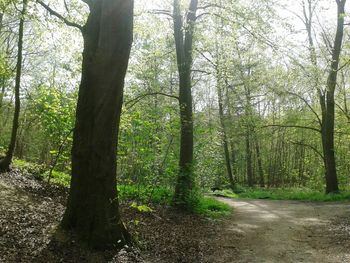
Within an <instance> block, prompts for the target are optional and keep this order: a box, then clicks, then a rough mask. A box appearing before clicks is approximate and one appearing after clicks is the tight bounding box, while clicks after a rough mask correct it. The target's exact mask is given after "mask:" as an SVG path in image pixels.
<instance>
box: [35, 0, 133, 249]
mask: <svg viewBox="0 0 350 263" xmlns="http://www.w3.org/2000/svg"><path fill="white" fill-rule="evenodd" d="M84 2H85V3H87V4H88V5H89V8H90V13H89V16H88V19H87V22H86V24H85V25H84V26H83V27H82V26H80V25H77V24H75V23H73V22H70V21H68V20H67V19H65V18H63V17H62V16H61V15H59V14H58V13H57V12H55V11H54V10H52V9H51V8H50V7H48V6H47V5H46V4H44V3H42V2H39V3H40V4H41V5H42V6H44V7H45V8H46V9H47V10H48V11H49V12H50V13H51V14H53V15H55V16H57V17H59V18H61V19H62V20H63V21H64V22H65V23H66V24H68V25H70V26H74V27H77V28H79V29H80V30H81V32H82V35H83V39H84V51H83V62H82V75H81V83H80V87H79V95H78V105H77V112H76V123H75V129H74V135H73V148H72V180H71V187H70V194H69V198H68V203H67V209H66V211H65V214H64V217H63V220H62V223H61V226H62V228H63V229H64V230H71V231H73V232H75V233H76V234H77V235H78V237H79V238H80V239H81V240H82V241H83V242H85V243H87V244H88V245H89V246H90V247H92V248H101V249H103V248H106V247H109V246H120V247H121V246H123V245H125V244H127V243H129V242H130V236H129V234H128V232H127V230H126V228H125V226H124V224H123V223H122V221H121V218H120V213H119V202H118V198H117V190H116V146H117V145H118V130H119V123H120V115H121V108H122V102H123V90H124V78H125V74H126V70H127V67H128V62H129V56H130V50H131V44H132V37H133V7H134V1H133V0H96V1H87V0H86V1H84Z"/></svg>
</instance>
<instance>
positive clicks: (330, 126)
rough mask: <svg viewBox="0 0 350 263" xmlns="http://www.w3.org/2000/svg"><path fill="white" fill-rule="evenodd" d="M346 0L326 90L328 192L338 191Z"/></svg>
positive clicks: (341, 2) (341, 3)
mask: <svg viewBox="0 0 350 263" xmlns="http://www.w3.org/2000/svg"><path fill="white" fill-rule="evenodd" d="M345 3H346V0H337V5H338V13H337V14H338V23H337V32H336V35H335V40H334V45H333V50H332V64H331V69H330V72H329V76H328V80H327V90H326V114H325V118H324V120H323V127H322V138H323V140H322V141H323V142H324V144H325V147H324V148H325V152H324V157H325V161H326V193H334V192H338V191H339V188H338V178H337V169H336V161H335V153H334V119H335V106H334V105H335V101H334V93H335V88H336V85H337V75H338V68H339V59H340V54H341V49H342V43H343V35H344V16H345V10H344V7H345Z"/></svg>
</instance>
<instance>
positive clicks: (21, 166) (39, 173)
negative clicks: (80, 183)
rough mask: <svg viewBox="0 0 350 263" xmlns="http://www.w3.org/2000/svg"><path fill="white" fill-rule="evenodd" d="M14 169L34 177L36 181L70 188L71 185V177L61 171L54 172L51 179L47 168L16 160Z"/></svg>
mask: <svg viewBox="0 0 350 263" xmlns="http://www.w3.org/2000/svg"><path fill="white" fill-rule="evenodd" d="M13 167H14V168H15V169H18V170H19V171H21V173H22V174H24V175H26V176H34V177H35V178H36V179H39V180H45V181H49V180H50V182H51V183H54V184H59V185H63V186H65V187H68V186H69V184H70V176H69V175H68V174H66V173H63V172H59V171H55V170H54V171H52V175H51V178H49V173H48V171H47V169H46V168H45V166H43V165H39V164H35V163H31V162H27V161H25V160H19V159H14V161H13Z"/></svg>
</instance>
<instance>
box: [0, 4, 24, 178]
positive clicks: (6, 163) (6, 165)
mask: <svg viewBox="0 0 350 263" xmlns="http://www.w3.org/2000/svg"><path fill="white" fill-rule="evenodd" d="M27 4H28V0H23V6H22V11H21V17H20V20H19V30H18V45H17V64H16V80H15V111H14V116H13V122H12V131H11V139H10V144H9V146H8V149H7V152H6V156H5V157H4V158H3V159H1V161H0V172H6V171H8V170H9V169H10V165H11V162H12V157H13V153H14V150H15V146H16V139H17V131H18V126H19V114H20V111H21V100H20V88H21V75H22V60H23V59H22V57H23V34H24V20H25V14H26V10H27ZM2 92H4V87H3V89H2ZM1 96H2V95H1ZM1 100H2V98H1Z"/></svg>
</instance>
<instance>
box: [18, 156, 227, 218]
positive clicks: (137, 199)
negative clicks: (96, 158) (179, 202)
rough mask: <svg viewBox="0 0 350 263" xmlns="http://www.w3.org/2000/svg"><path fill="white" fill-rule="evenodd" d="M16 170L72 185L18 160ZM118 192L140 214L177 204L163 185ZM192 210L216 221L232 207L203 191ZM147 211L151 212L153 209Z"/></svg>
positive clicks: (134, 186) (54, 173)
mask: <svg viewBox="0 0 350 263" xmlns="http://www.w3.org/2000/svg"><path fill="white" fill-rule="evenodd" d="M13 167H14V168H15V169H18V170H19V171H21V173H22V174H23V175H25V176H33V177H35V178H36V179H37V180H42V181H46V182H50V183H53V184H58V185H62V186H65V187H69V184H70V179H71V177H70V175H68V174H66V173H63V172H59V171H56V170H53V171H52V174H51V177H49V171H48V170H47V168H45V167H44V166H43V165H38V164H35V163H30V162H27V161H24V160H19V159H15V160H14V161H13ZM117 190H118V197H119V200H120V201H121V202H131V203H132V205H131V207H133V208H135V209H138V210H139V211H140V212H146V211H145V209H143V208H148V207H149V206H152V205H171V203H172V201H173V189H171V188H167V187H162V186H148V185H138V184H132V185H131V184H122V185H118V186H117ZM188 208H189V210H190V211H192V212H194V213H196V214H199V215H202V216H206V217H213V218H214V217H220V216H224V215H227V214H229V213H230V211H231V208H230V206H228V205H226V204H224V203H222V202H219V201H217V200H215V199H214V198H209V197H204V196H203V195H202V194H201V193H200V192H196V194H195V196H194V197H193V200H191V202H189V206H188ZM146 210H147V212H150V210H149V209H146Z"/></svg>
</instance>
